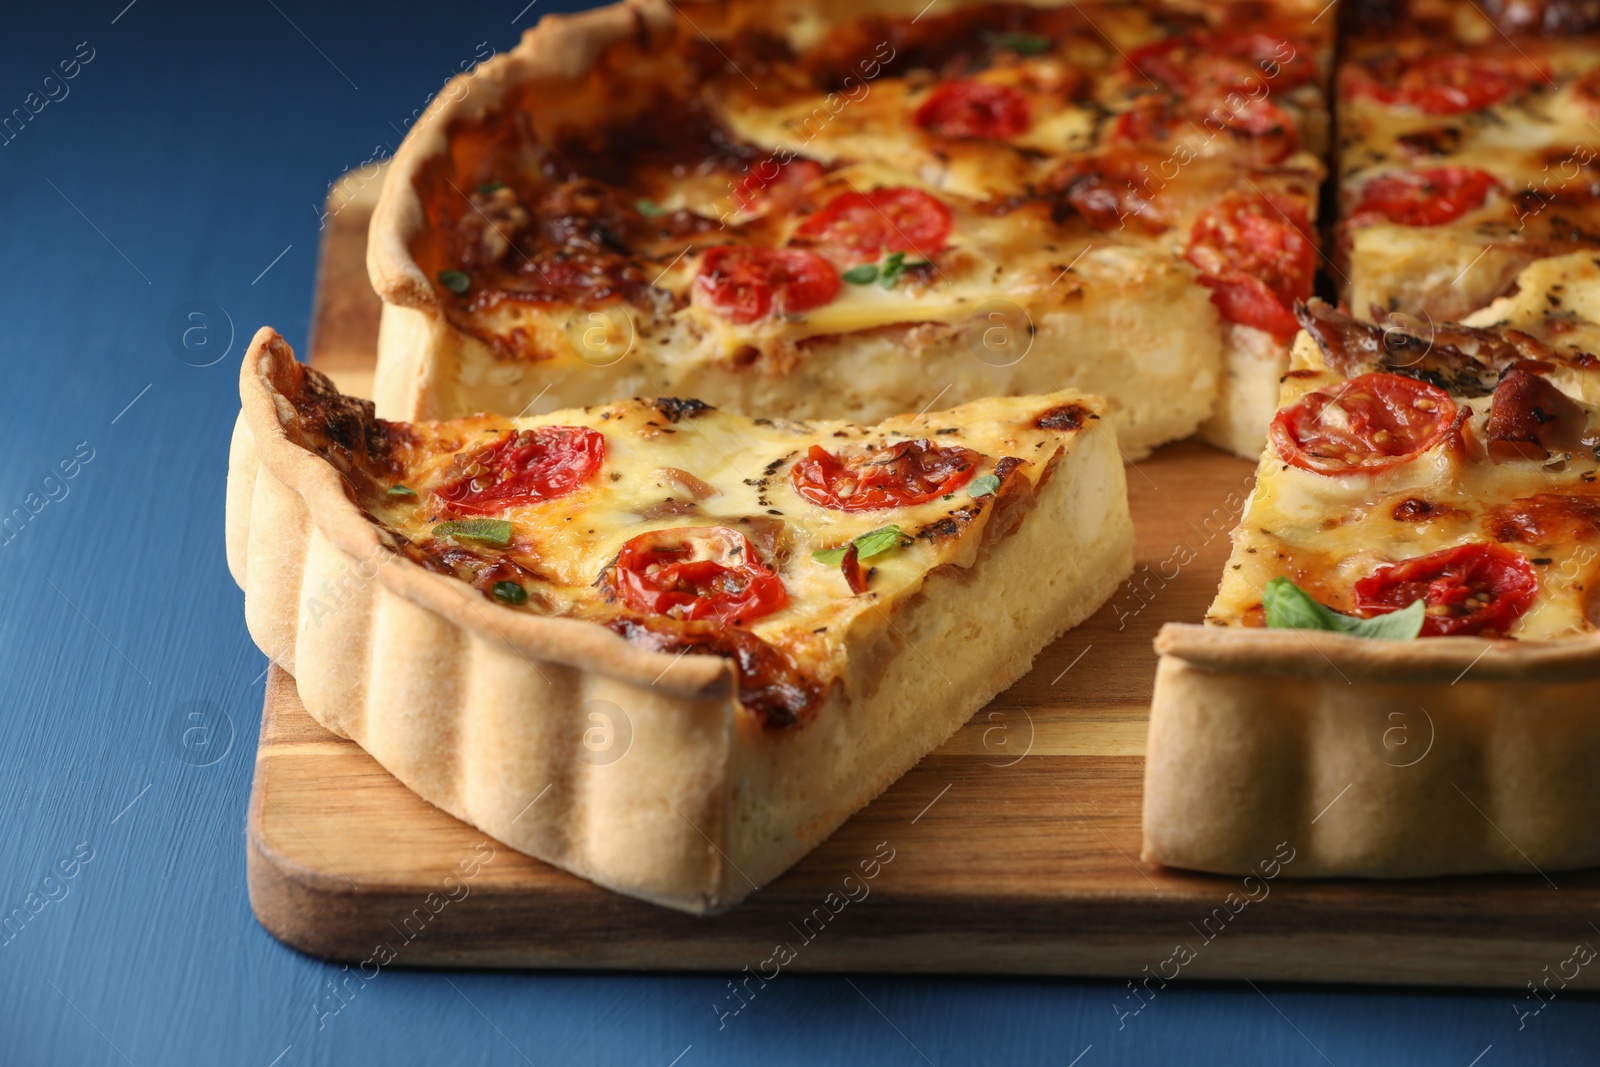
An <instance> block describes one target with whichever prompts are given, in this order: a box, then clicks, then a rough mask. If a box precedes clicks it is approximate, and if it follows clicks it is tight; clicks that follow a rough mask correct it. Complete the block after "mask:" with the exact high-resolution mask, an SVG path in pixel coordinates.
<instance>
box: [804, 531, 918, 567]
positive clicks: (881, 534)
mask: <svg viewBox="0 0 1600 1067" xmlns="http://www.w3.org/2000/svg"><path fill="white" fill-rule="evenodd" d="M851 543H852V544H854V545H855V546H856V559H870V558H871V557H873V556H881V555H883V554H884V553H885V552H888V551H890V550H891V549H895V548H899V547H900V527H898V526H880V527H879V528H878V529H876V530H868V531H867V532H866V533H864V534H862V535H861V536H860V537H857V538H855V539H854V540H853V541H852V542H851ZM844 552H845V550H844V549H842V548H820V549H818V550H817V551H815V552H813V553H811V558H812V559H814V560H816V561H817V562H818V563H826V564H827V565H828V566H830V567H837V566H838V565H839V564H840V563H843V562H844Z"/></svg>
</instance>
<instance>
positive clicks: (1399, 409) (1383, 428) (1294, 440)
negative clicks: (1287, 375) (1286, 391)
mask: <svg viewBox="0 0 1600 1067" xmlns="http://www.w3.org/2000/svg"><path fill="white" fill-rule="evenodd" d="M1455 421H1456V404H1455V401H1453V400H1451V399H1450V397H1449V394H1447V393H1446V392H1445V391H1444V390H1442V389H1436V388H1434V387H1433V386H1431V385H1428V384H1427V383H1426V382H1419V381H1417V380H1416V379H1415V378H1406V377H1403V376H1401V375H1399V374H1382V373H1374V374H1362V375H1359V376H1358V377H1355V378H1351V379H1350V380H1349V381H1347V382H1341V383H1339V384H1338V385H1333V386H1329V387H1328V388H1326V389H1319V390H1317V391H1316V392H1314V393H1308V394H1306V395H1305V396H1303V397H1301V398H1300V400H1299V401H1298V402H1297V403H1295V404H1293V405H1292V406H1290V407H1287V408H1284V409H1283V410H1282V411H1280V412H1278V414H1277V417H1275V418H1274V419H1273V420H1272V426H1271V428H1270V430H1269V432H1268V437H1269V438H1271V440H1272V447H1273V448H1274V449H1275V450H1276V451H1277V453H1278V456H1279V457H1280V458H1281V459H1282V460H1283V461H1284V462H1285V463H1288V464H1291V465H1293V466H1296V467H1299V468H1300V469H1301V470H1308V471H1314V472H1316V473H1317V474H1349V473H1351V472H1354V471H1364V472H1366V473H1368V474H1376V473H1377V472H1378V471H1384V470H1388V469H1389V468H1390V467H1394V466H1398V465H1399V464H1401V463H1404V462H1405V461H1406V460H1408V459H1411V458H1413V457H1415V456H1418V455H1421V454H1422V453H1423V452H1426V451H1427V450H1428V449H1430V448H1432V447H1433V446H1434V445H1436V444H1438V443H1439V442H1440V441H1442V440H1444V438H1445V435H1446V434H1448V433H1449V432H1450V429H1451V427H1452V426H1454V425H1455ZM1402 606H1403V605H1402Z"/></svg>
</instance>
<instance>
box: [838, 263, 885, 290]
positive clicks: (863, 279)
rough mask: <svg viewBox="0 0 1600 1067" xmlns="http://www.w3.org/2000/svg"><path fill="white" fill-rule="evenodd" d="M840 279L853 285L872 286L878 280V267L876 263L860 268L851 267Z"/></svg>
mask: <svg viewBox="0 0 1600 1067" xmlns="http://www.w3.org/2000/svg"><path fill="white" fill-rule="evenodd" d="M839 277H841V278H843V279H844V280H845V281H847V282H849V283H850V284H851V285H871V284H872V283H873V282H875V281H877V280H878V265H877V264H876V263H863V264H862V265H861V266H859V267H851V268H850V269H849V270H847V271H845V272H844V273H843V274H841V275H839Z"/></svg>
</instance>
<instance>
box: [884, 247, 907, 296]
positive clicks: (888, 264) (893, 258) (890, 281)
mask: <svg viewBox="0 0 1600 1067" xmlns="http://www.w3.org/2000/svg"><path fill="white" fill-rule="evenodd" d="M905 272H906V254H905V253H904V252H891V253H889V254H888V255H887V256H884V257H883V268H882V269H881V270H880V271H879V274H878V284H879V285H881V286H883V287H884V288H885V289H893V288H894V283H895V282H897V281H899V280H900V275H902V274H904V273H905Z"/></svg>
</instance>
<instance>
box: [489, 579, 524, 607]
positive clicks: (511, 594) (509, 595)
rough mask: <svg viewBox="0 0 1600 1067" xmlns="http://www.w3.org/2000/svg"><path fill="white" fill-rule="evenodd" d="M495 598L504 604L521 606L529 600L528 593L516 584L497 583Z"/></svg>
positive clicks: (495, 584) (495, 585)
mask: <svg viewBox="0 0 1600 1067" xmlns="http://www.w3.org/2000/svg"><path fill="white" fill-rule="evenodd" d="M494 598H495V599H496V600H498V601H500V603H502V604H521V603H523V602H524V601H526V600H527V599H528V591H527V590H526V589H524V588H522V586H520V585H518V584H517V583H516V582H495V583H494Z"/></svg>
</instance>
